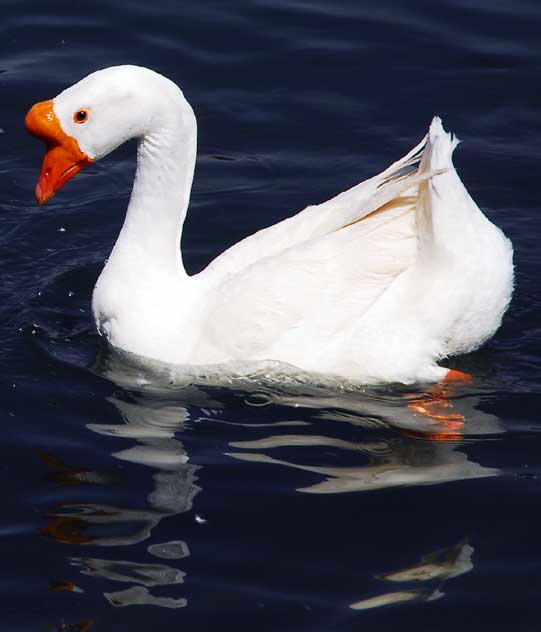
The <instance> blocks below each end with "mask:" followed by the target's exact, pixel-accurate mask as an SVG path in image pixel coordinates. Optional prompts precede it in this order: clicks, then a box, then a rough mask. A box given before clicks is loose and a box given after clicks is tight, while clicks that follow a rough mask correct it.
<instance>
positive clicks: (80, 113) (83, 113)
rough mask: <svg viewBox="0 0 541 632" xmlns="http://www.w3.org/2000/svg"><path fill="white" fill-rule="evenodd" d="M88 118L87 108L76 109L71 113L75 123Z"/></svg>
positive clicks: (82, 121)
mask: <svg viewBox="0 0 541 632" xmlns="http://www.w3.org/2000/svg"><path fill="white" fill-rule="evenodd" d="M87 119H88V111H87V110H77V112H75V114H74V115H73V120H74V121H75V122H76V123H84V122H85V121H86V120H87Z"/></svg>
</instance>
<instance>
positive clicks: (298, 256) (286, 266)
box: [198, 165, 428, 366]
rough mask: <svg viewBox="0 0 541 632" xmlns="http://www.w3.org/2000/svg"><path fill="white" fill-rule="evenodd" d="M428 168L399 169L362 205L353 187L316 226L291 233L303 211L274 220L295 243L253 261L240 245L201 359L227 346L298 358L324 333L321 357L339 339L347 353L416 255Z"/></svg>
mask: <svg viewBox="0 0 541 632" xmlns="http://www.w3.org/2000/svg"><path fill="white" fill-rule="evenodd" d="M401 168H402V169H403V168H404V165H402V167H401ZM427 177H428V174H427V173H426V172H425V173H418V172H417V171H416V170H415V171H414V172H413V173H410V174H407V175H400V172H398V173H397V172H396V171H395V172H393V177H392V178H390V179H387V181H382V180H380V181H379V186H378V187H377V188H376V191H375V193H374V194H373V195H372V196H370V197H369V199H368V200H366V201H365V203H364V205H363V204H358V205H357V206H356V208H355V213H354V212H353V210H352V209H353V207H354V206H355V196H353V195H352V191H348V192H346V193H345V194H342V197H341V196H338V198H335V199H334V200H332V201H331V207H332V209H333V211H334V212H335V215H336V217H334V216H332V213H330V215H331V217H330V218H329V217H328V216H326V217H325V218H322V220H321V222H320V224H319V226H318V227H317V228H316V229H315V230H314V232H315V233H316V236H313V235H312V236H310V237H307V236H306V232H305V233H302V234H301V232H297V234H296V235H295V234H293V235H292V234H291V233H293V232H294V231H295V229H300V227H299V224H298V223H297V222H296V221H295V220H298V217H299V216H297V217H295V218H292V219H291V220H287V221H286V222H283V223H282V224H284V226H283V225H282V224H280V225H279V226H278V227H273V228H277V229H278V230H276V232H275V234H277V235H278V237H277V239H278V238H282V239H283V241H286V242H287V243H291V242H293V245H291V246H290V247H287V248H286V249H285V250H281V251H280V250H279V251H278V252H276V253H273V254H271V255H270V256H269V255H267V256H263V258H259V259H257V260H255V261H253V262H252V263H250V264H248V265H246V266H243V267H242V266H241V263H242V262H241V260H240V255H239V259H236V254H234V255H232V258H231V259H230V261H229V262H227V261H226V263H229V264H230V265H229V267H228V269H229V273H227V274H225V275H224V276H223V277H222V278H221V280H220V282H219V283H218V284H216V285H215V286H214V287H213V289H212V291H211V292H210V293H209V303H208V304H207V305H206V306H205V309H204V313H205V315H206V319H205V322H203V323H201V330H200V331H201V333H202V336H201V341H200V346H199V349H198V356H199V361H200V362H202V363H204V362H205V359H206V358H207V357H213V358H215V357H216V355H217V353H218V350H219V351H220V352H222V353H223V354H224V357H229V358H231V357H233V358H237V359H239V360H242V359H246V358H251V359H267V358H280V359H281V360H282V361H285V362H290V363H291V364H295V363H296V362H298V358H299V353H301V354H302V355H303V356H306V355H307V351H306V346H305V345H308V344H310V345H314V342H316V341H317V351H316V349H314V350H313V364H314V366H318V358H322V357H324V356H326V357H329V355H332V353H333V349H336V350H337V351H338V349H341V350H342V353H343V347H344V345H346V344H347V343H348V338H350V337H351V336H352V333H353V330H354V328H355V327H356V325H358V322H359V319H360V318H361V317H362V315H363V314H364V313H366V311H367V310H368V309H369V308H370V306H371V305H372V304H373V303H374V302H375V301H376V300H377V298H378V297H379V296H380V295H381V293H382V292H384V291H385V289H386V288H387V287H388V286H389V285H390V284H391V283H392V282H393V280H394V279H395V278H396V277H397V276H398V275H399V274H400V273H401V272H403V271H404V270H405V269H406V268H408V267H409V266H410V265H411V264H412V262H413V261H414V260H415V257H416V253H417V233H416V216H415V209H416V203H417V189H418V186H417V185H418V184H419V182H422V181H424V180H425V179H426V178H427ZM371 186H373V185H371ZM340 197H341V199H342V200H344V206H342V205H341V204H340V203H339V202H338V200H339V199H340ZM346 202H348V205H347V211H346V210H344V208H346V204H345V203H346ZM307 212H310V213H314V212H315V211H313V210H311V209H310V210H307V211H304V212H303V213H307ZM301 215H302V214H301ZM348 220H349V223H348ZM290 225H291V226H292V229H291V231H290V230H289V228H288V227H289V226H290ZM330 226H332V232H328V231H329V227H330ZM286 229H287V230H286ZM272 230H273V229H267V231H269V232H270V231H272ZM267 231H264V232H265V233H267ZM322 233H323V234H322ZM271 234H272V233H271ZM258 235H259V234H256V235H254V237H252V238H250V239H258ZM303 237H304V239H303ZM262 238H263V239H264V240H267V239H268V238H269V233H267V234H266V235H263V237H262ZM295 238H296V241H295ZM246 241H248V240H246ZM265 243H266V241H265ZM282 243H283V242H282ZM246 246H247V245H246ZM242 247H243V245H242V244H239V252H240V248H242ZM277 249H278V248H277V244H273V250H275V251H276V250H277ZM235 264H236V265H235ZM224 265H225V264H224ZM308 353H310V352H308ZM304 365H306V362H305V363H304Z"/></svg>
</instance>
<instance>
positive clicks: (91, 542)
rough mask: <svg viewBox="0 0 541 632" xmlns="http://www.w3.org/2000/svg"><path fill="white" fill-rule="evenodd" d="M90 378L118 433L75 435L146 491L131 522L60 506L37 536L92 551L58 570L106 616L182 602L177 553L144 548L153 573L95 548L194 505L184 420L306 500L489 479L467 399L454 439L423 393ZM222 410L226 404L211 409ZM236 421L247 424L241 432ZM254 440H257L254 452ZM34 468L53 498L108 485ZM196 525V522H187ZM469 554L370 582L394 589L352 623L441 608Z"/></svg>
mask: <svg viewBox="0 0 541 632" xmlns="http://www.w3.org/2000/svg"><path fill="white" fill-rule="evenodd" d="M100 373H101V375H105V376H107V377H108V378H109V379H112V380H114V382H115V384H116V385H117V386H119V391H118V392H117V393H116V394H115V395H114V396H111V397H109V398H108V402H109V403H110V404H112V406H113V407H114V408H115V409H116V411H117V413H118V417H119V419H117V421H116V423H111V422H110V420H104V421H107V422H108V423H94V424H89V425H88V426H87V428H88V430H89V431H91V432H94V433H97V434H99V435H102V436H104V437H109V438H111V439H115V441H114V443H115V445H117V443H118V442H117V441H116V440H118V439H121V440H123V441H125V442H128V444H127V445H125V446H124V447H122V448H121V449H118V450H117V451H115V452H113V453H112V456H113V457H114V458H115V459H117V460H118V461H122V462H124V463H131V464H133V465H136V466H138V467H140V468H143V471H144V470H146V469H147V468H148V471H149V472H150V474H149V478H150V480H151V482H152V489H151V491H150V492H149V493H147V494H146V503H147V505H146V507H143V508H132V507H127V506H123V505H119V504H106V503H103V502H102V503H89V502H85V503H83V502H79V503H64V504H63V505H61V506H60V507H58V508H57V509H55V510H54V511H50V512H48V513H47V517H48V520H49V522H48V524H47V526H45V527H44V528H43V529H42V530H41V534H42V535H43V536H46V537H50V538H53V539H55V540H57V541H60V542H63V543H67V544H71V545H87V546H94V547H100V555H96V556H88V555H85V556H82V555H79V556H77V555H74V556H72V557H70V558H69V562H70V564H71V567H72V568H73V569H77V571H78V572H79V573H80V574H81V575H83V576H84V577H91V578H101V579H106V580H108V581H110V582H111V581H112V582H116V583H118V584H119V587H118V590H113V591H108V592H103V596H104V599H105V600H107V602H108V603H109V604H110V605H111V606H113V607H126V606H130V605H135V604H138V605H141V604H148V605H154V606H159V607H163V608H173V609H176V608H182V607H184V606H186V604H187V601H186V599H185V597H184V596H183V594H182V585H183V583H184V581H185V572H184V571H183V570H182V569H181V568H179V567H178V565H179V564H180V566H182V563H181V562H179V560H182V559H184V558H186V557H187V556H189V555H190V549H189V546H188V544H187V543H186V542H184V541H183V540H181V539H179V540H173V541H170V542H152V543H150V544H149V546H148V547H147V552H148V553H149V554H150V555H152V556H153V557H154V558H156V560H157V561H156V562H155V563H147V562H142V561H140V560H137V559H130V557H131V556H130V555H129V554H125V555H122V556H121V559H110V557H109V556H108V555H106V554H105V551H106V550H107V547H120V546H121V547H127V546H132V547H133V546H134V545H137V544H139V543H141V542H143V541H145V540H149V539H150V538H151V535H152V532H153V530H154V529H155V528H156V527H157V525H158V524H159V523H160V522H161V521H162V520H163V519H164V518H170V517H172V516H176V515H179V514H183V513H186V512H189V511H191V510H192V509H193V506H194V501H195V499H196V496H197V495H198V494H199V493H200V492H201V488H200V486H199V485H198V471H199V469H200V466H198V465H195V464H193V463H192V462H191V460H190V455H189V454H188V453H187V451H186V448H185V446H184V442H183V441H185V440H186V437H187V436H188V435H189V434H190V433H195V430H194V427H193V419H191V416H192V415H193V411H194V410H196V411H197V413H196V414H197V417H198V420H201V422H202V423H205V421H207V422H208V423H215V424H223V426H222V427H223V428H224V429H226V430H225V432H226V433H229V428H230V429H231V432H233V431H235V432H237V433H238V431H239V430H242V429H243V427H246V428H247V429H248V428H249V429H250V434H251V437H252V438H250V440H247V439H244V440H237V441H228V440H226V441H223V443H222V445H220V444H219V443H218V442H216V450H217V451H218V452H219V453H221V455H222V457H223V458H225V460H226V462H228V461H229V462H233V461H232V460H233V459H235V460H240V461H244V462H249V463H255V464H258V463H264V464H271V465H274V466H279V467H282V468H289V469H290V470H291V469H292V470H302V471H304V472H308V473H310V474H313V476H314V480H313V482H312V483H311V484H309V485H307V486H304V487H300V488H298V491H300V492H304V493H310V494H334V493H342V492H361V491H372V490H377V489H384V488H392V487H395V488H396V487H400V486H406V485H410V486H411V485H435V484H440V483H446V482H451V481H458V480H465V479H474V478H481V477H488V476H496V475H497V474H498V473H499V471H498V470H497V469H496V468H491V467H487V466H485V465H482V464H480V463H477V462H475V461H473V460H471V459H470V457H469V455H468V454H467V445H468V443H467V442H468V440H470V441H471V440H473V439H474V438H475V437H478V436H481V435H482V436H486V435H491V434H493V435H494V434H497V433H500V432H502V427H501V424H500V422H499V420H498V419H497V418H496V417H494V416H493V415H490V414H487V413H485V412H482V411H480V410H479V409H478V405H479V402H480V397H479V396H478V395H476V394H473V393H468V394H467V396H463V395H460V396H457V397H456V399H453V400H452V402H451V401H450V402H446V403H445V406H446V407H449V408H452V409H453V411H452V416H453V423H455V422H456V420H458V419H460V420H461V421H460V432H459V433H457V431H456V423H455V425H453V427H452V428H451V429H449V426H448V424H446V421H447V419H448V417H449V415H447V416H436V415H430V414H428V415H427V414H425V413H424V412H423V411H426V410H432V409H434V405H432V404H430V405H428V406H427V405H423V404H422V403H423V402H426V398H427V396H426V394H425V393H423V392H413V393H405V392H404V391H392V390H388V391H387V392H386V393H385V394H382V392H381V391H380V392H378V391H376V390H372V391H367V390H365V389H360V388H359V387H350V386H344V385H340V386H339V387H337V385H336V384H323V385H321V384H314V383H311V382H309V381H306V380H298V379H297V380H296V381H293V382H291V381H287V380H282V379H281V378H280V374H274V373H273V369H272V367H271V368H270V369H269V368H268V367H267V368H266V369H265V370H264V371H263V370H259V371H258V372H257V373H256V377H257V380H255V379H254V375H253V374H251V375H250V376H248V378H246V376H244V377H242V376H240V377H238V376H237V377H236V378H235V379H229V381H228V384H227V388H224V384H223V383H222V384H219V383H218V382H217V377H216V375H214V374H213V375H210V376H209V375H208V374H206V375H204V376H200V378H198V379H195V378H194V376H193V375H192V376H189V379H186V380H184V381H179V379H178V376H173V375H172V374H171V373H170V372H167V371H161V372H158V373H156V374H155V375H154V377H152V376H151V375H150V374H148V373H144V372H143V371H142V370H141V369H140V368H138V367H137V366H136V367H135V368H134V367H133V366H131V365H129V364H128V366H127V368H126V366H125V365H124V364H122V362H116V361H112V360H111V358H109V359H108V362H107V364H106V365H105V366H104V367H101V370H100ZM269 376H270V378H271V379H270V383H266V384H264V383H263V382H264V380H262V377H265V379H267V380H268V379H269ZM245 378H246V379H245ZM232 393H234V396H235V398H236V399H235V401H242V400H244V404H245V405H244V407H243V415H242V416H241V417H240V419H241V420H240V419H239V418H235V417H234V418H230V417H228V411H231V410H233V411H234V410H235V409H234V408H232V407H228V404H227V401H228V398H231V397H232ZM211 394H212V396H211ZM222 396H223V398H224V400H225V401H224V402H222V401H220V398H221V397H222ZM431 397H432V399H433V394H432V395H431ZM430 401H432V400H430ZM416 402H421V404H419V405H417V404H416ZM264 407H271V409H272V410H276V411H279V418H276V419H275V418H271V419H270V421H269V419H268V418H265V419H263V418H262V415H261V414H260V413H259V410H260V409H261V408H264ZM247 411H248V412H250V413H253V414H252V418H251V419H248V420H246V419H245V417H246V413H247ZM277 416H278V415H277ZM284 417H285V418H284ZM254 433H258V434H256V437H255V438H253V437H254ZM181 436H182V438H183V441H181V440H180V438H179V437H181ZM41 458H42V460H43V462H44V463H45V464H46V465H47V467H48V469H49V478H50V479H51V480H53V481H54V482H55V483H57V484H60V485H65V486H68V485H94V486H99V485H108V484H110V483H111V482H112V481H113V480H114V477H112V476H111V474H109V473H107V472H101V471H93V470H89V469H80V468H72V467H70V466H68V465H66V464H65V463H64V462H63V461H62V460H60V459H58V458H56V457H54V456H51V455H43V454H42V455H41ZM330 460H331V461H335V463H334V462H331V463H329V461H330ZM291 480H292V481H294V478H293V477H292V479H291ZM292 485H294V483H293V482H292ZM195 520H197V521H198V523H200V524H202V523H203V522H204V519H202V518H200V517H199V516H197V515H195ZM123 550H124V551H131V550H132V549H125V548H124V549H123ZM472 552H473V549H472V547H471V546H469V544H467V543H466V542H462V543H460V544H459V545H456V546H455V547H450V548H448V549H443V550H441V551H436V552H434V553H432V554H427V555H425V556H423V557H422V559H421V560H420V562H418V563H417V564H415V565H413V566H411V567H409V568H405V569H402V570H396V571H389V572H388V573H385V574H382V575H379V576H378V579H379V580H381V581H385V582H391V583H393V584H397V583H400V584H405V586H404V587H403V588H401V589H399V590H395V591H391V592H387V593H385V594H380V595H377V596H373V597H370V598H367V599H364V600H361V601H358V602H356V603H354V604H352V605H351V606H350V607H351V608H352V609H354V610H363V609H368V608H375V607H379V606H383V605H388V604H391V603H399V602H402V603H403V602H409V601H430V600H435V599H438V598H440V597H441V596H442V595H443V594H444V593H443V591H442V586H443V584H444V583H445V582H446V581H448V580H449V579H452V578H454V577H457V576H458V575H460V574H462V573H465V572H467V571H468V570H470V569H471V567H472V566H471V553H472ZM119 557H120V556H119V555H118V554H117V555H116V556H115V558H119ZM57 583H58V585H62V583H65V584H66V585H68V584H69V582H57ZM71 585H75V584H73V583H72V584H71ZM163 587H170V588H171V587H173V590H174V595H173V596H167V597H166V596H163V595H161V594H160V590H161V589H162V588H163ZM399 588H400V587H399Z"/></svg>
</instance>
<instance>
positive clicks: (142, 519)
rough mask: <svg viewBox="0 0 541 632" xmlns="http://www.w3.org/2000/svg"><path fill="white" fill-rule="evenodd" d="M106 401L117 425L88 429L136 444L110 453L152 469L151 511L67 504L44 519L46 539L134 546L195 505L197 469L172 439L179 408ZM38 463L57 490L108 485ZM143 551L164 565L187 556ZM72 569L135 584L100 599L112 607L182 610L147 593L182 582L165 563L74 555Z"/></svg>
mask: <svg viewBox="0 0 541 632" xmlns="http://www.w3.org/2000/svg"><path fill="white" fill-rule="evenodd" d="M108 401H109V402H110V403H111V404H113V405H114V406H115V408H116V409H117V410H118V412H119V413H120V417H121V420H122V423H117V424H91V425H89V426H88V428H89V429H90V430H92V431H93V432H96V433H99V434H101V435H105V436H110V437H122V438H124V439H127V440H130V441H135V442H136V444H135V445H133V446H131V447H128V448H126V449H123V450H120V451H118V452H114V453H113V456H114V457H115V458H117V459H119V460H121V461H129V462H131V463H134V464H137V465H141V466H147V467H150V468H152V470H154V473H153V474H152V482H153V489H152V491H151V492H150V493H149V494H148V497H147V501H148V505H149V508H148V509H146V510H145V509H132V508H129V507H121V506H117V505H115V506H112V505H105V504H96V503H87V504H83V503H77V504H75V503H70V504H64V505H62V506H61V507H60V508H59V509H57V510H55V511H54V512H50V513H48V517H49V518H50V522H49V524H48V525H47V526H46V527H45V528H43V529H42V530H41V534H42V535H44V536H47V537H51V538H53V539H55V540H57V541H60V542H64V543H69V544H85V545H90V544H91V545H93V546H100V547H117V546H122V547H125V546H128V545H130V546H132V545H135V544H138V543H140V542H142V541H144V540H147V539H149V538H150V536H151V533H152V531H153V529H154V528H155V527H156V526H157V525H158V524H159V522H160V521H161V520H163V519H164V518H166V517H170V516H173V515H177V514H181V513H185V512H188V511H190V510H191V509H192V506H193V500H194V498H195V496H196V495H197V494H198V493H199V491H200V487H199V486H198V485H197V484H196V481H197V470H198V469H199V468H198V467H197V466H195V465H192V464H191V463H189V457H188V455H187V453H186V451H185V449H184V446H183V444H182V442H180V441H178V440H177V439H175V433H176V432H178V431H179V430H181V429H182V428H183V426H184V423H185V422H186V421H187V420H188V418H189V414H188V411H187V409H186V408H185V407H183V406H181V405H179V404H178V402H169V401H168V400H164V399H162V398H160V399H156V398H154V397H149V396H144V397H132V398H131V399H128V398H122V397H116V396H115V397H111V398H109V400H108ZM42 460H44V462H45V463H46V464H47V465H48V467H49V469H50V470H51V474H50V477H52V478H53V480H55V481H56V482H57V483H60V484H64V485H74V484H103V483H104V481H106V477H105V476H104V475H103V473H100V472H91V471H89V470H79V469H74V468H70V467H68V466H66V465H65V464H64V463H63V462H62V461H61V460H59V459H56V458H54V457H52V456H50V455H46V456H42ZM105 527H109V528H110V529H109V530H108V531H110V533H108V532H107V531H106V530H104V528H105ZM147 550H148V553H150V554H151V555H153V556H154V557H157V558H160V559H162V560H178V559H182V558H184V557H186V556H188V555H189V548H188V545H187V544H186V543H185V542H183V541H181V540H176V541H173V542H163V543H154V544H152V545H150V546H149V547H148V549H147ZM70 563H71V565H72V566H73V567H75V568H78V569H79V572H80V573H81V574H83V575H86V576H89V577H94V578H98V577H99V578H102V579H107V580H110V581H114V582H120V583H128V584H132V586H130V587H128V588H127V589H123V590H119V591H113V592H106V593H103V594H104V597H105V599H106V600H107V601H108V602H109V603H110V604H111V605H112V606H115V607H124V606H128V605H135V604H150V605H156V606H161V607H164V608H181V607H184V606H185V605H186V603H187V602H186V599H185V598H183V597H178V598H177V597H174V598H173V597H162V596H159V595H154V594H153V593H152V592H151V590H149V589H154V588H155V587H163V586H174V585H176V584H182V583H183V581H184V576H185V573H184V572H183V571H181V570H180V569H177V568H175V567H174V566H171V565H169V564H165V563H160V564H148V563H141V562H137V561H130V560H123V561H119V560H109V559H107V558H102V557H99V558H98V557H75V556H74V557H71V558H70Z"/></svg>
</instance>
